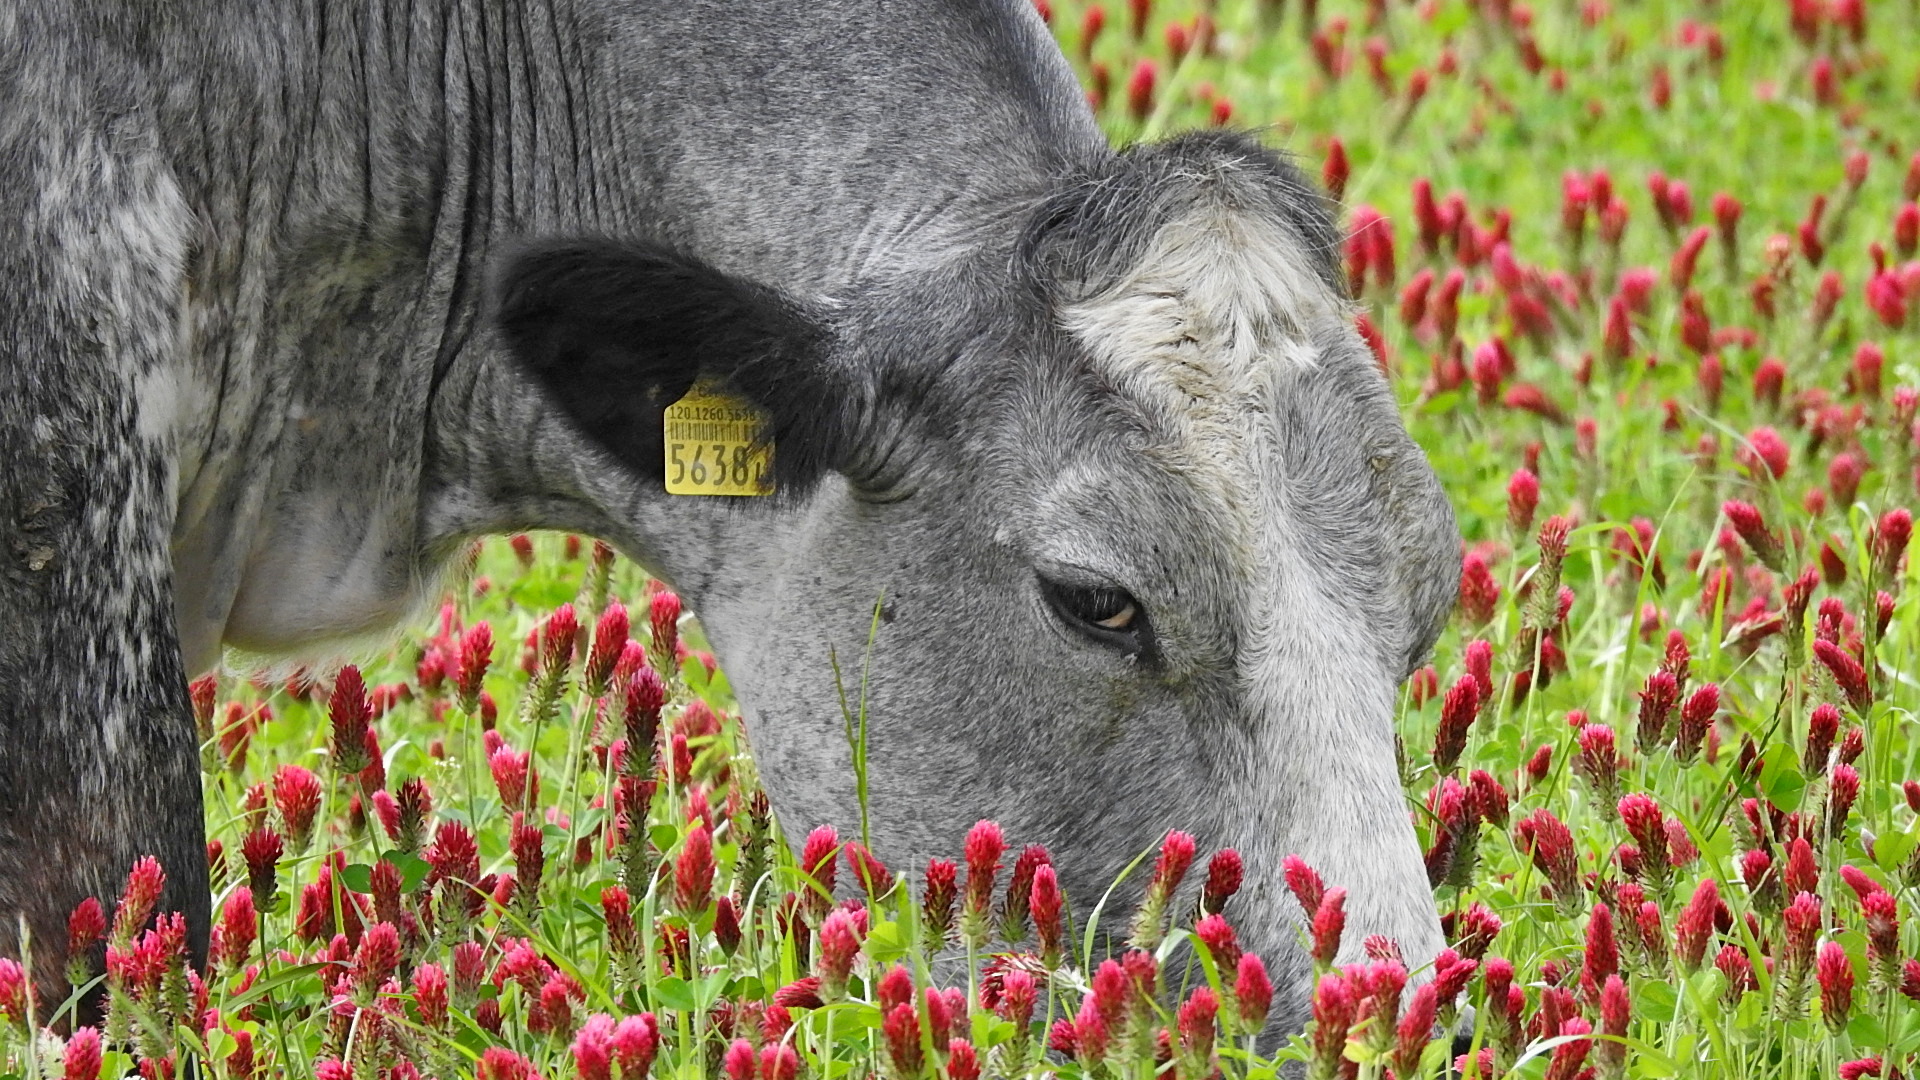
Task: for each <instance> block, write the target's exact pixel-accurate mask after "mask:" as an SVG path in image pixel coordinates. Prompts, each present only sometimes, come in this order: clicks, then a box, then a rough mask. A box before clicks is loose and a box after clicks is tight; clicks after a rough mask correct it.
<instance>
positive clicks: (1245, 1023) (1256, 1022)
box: [1233, 953, 1273, 1034]
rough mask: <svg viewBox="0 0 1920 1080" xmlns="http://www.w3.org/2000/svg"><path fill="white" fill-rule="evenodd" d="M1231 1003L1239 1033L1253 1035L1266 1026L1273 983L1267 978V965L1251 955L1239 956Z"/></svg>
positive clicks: (1271, 1004)
mask: <svg viewBox="0 0 1920 1080" xmlns="http://www.w3.org/2000/svg"><path fill="white" fill-rule="evenodd" d="M1233 1003H1234V1007H1235V1008H1236V1009H1237V1010H1238V1012H1239V1018H1240V1030H1241V1031H1243V1032H1246V1033H1248V1034H1253V1033H1256V1032H1258V1031H1259V1030H1260V1029H1261V1028H1264V1027H1265V1026H1266V1024H1267V1012H1268V1010H1269V1009H1271V1008H1272V1007H1273V981H1272V980H1271V979H1269V978H1268V977H1267V965H1266V964H1265V963H1263V962H1262V961H1261V959H1260V958H1259V957H1258V956H1256V955H1254V954H1253V953H1241V954H1240V964H1239V967H1238V969H1237V970H1236V971H1235V973H1234V980H1233Z"/></svg>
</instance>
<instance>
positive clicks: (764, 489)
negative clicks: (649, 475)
mask: <svg viewBox="0 0 1920 1080" xmlns="http://www.w3.org/2000/svg"><path fill="white" fill-rule="evenodd" d="M662 419H663V423H664V428H665V430H664V432H663V434H664V435H665V439H664V442H665V443H666V450H667V456H666V475H667V494H669V495H771V494H773V442H772V439H771V437H770V434H771V433H770V432H769V431H768V424H769V422H770V421H769V420H768V418H767V414H766V413H765V412H763V411H761V410H760V409H759V408H758V407H756V406H755V405H753V403H751V402H749V401H746V400H744V399H742V398H740V397H737V396H735V395H733V394H729V393H726V392H724V391H721V390H718V389H716V388H715V387H713V386H712V385H711V384H709V383H705V382H700V383H695V384H694V387H693V389H691V390H688V391H687V394H686V396H685V397H683V398H681V399H680V400H679V401H676V402H674V403H673V404H671V405H669V406H667V409H666V413H665V415H664V416H663V418H662Z"/></svg>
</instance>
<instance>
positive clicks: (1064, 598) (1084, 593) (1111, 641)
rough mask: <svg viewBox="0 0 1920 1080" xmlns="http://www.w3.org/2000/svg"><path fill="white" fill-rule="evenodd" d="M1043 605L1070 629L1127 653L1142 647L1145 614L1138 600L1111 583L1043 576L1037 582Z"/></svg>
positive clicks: (1144, 646)
mask: <svg viewBox="0 0 1920 1080" xmlns="http://www.w3.org/2000/svg"><path fill="white" fill-rule="evenodd" d="M1040 588H1041V592H1042V593H1044V594H1045V596H1046V598H1047V604H1048V605H1049V606H1050V607H1052V608H1053V610H1054V613H1055V614H1056V615H1058V616H1059V617H1060V618H1061V620H1062V621H1064V622H1066V623H1067V624H1069V625H1071V626H1072V627H1073V628H1074V629H1076V630H1078V631H1080V632H1081V633H1083V634H1086V635H1087V636H1089V637H1091V638H1093V639H1094V640H1096V641H1100V642H1102V643H1105V644H1108V645H1114V646H1118V647H1120V648H1124V649H1125V650H1126V651H1127V652H1129V653H1138V652H1142V651H1144V650H1145V648H1146V644H1147V641H1148V637H1147V616H1146V612H1145V611H1143V610H1141V607H1140V602H1139V601H1138V600H1135V599H1134V598H1133V595H1132V594H1131V593H1129V592H1127V591H1126V590H1125V589H1119V588H1115V587H1113V586H1111V585H1079V584H1070V583H1068V582H1064V581H1051V580H1048V579H1045V578H1042V579H1041V582H1040Z"/></svg>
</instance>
